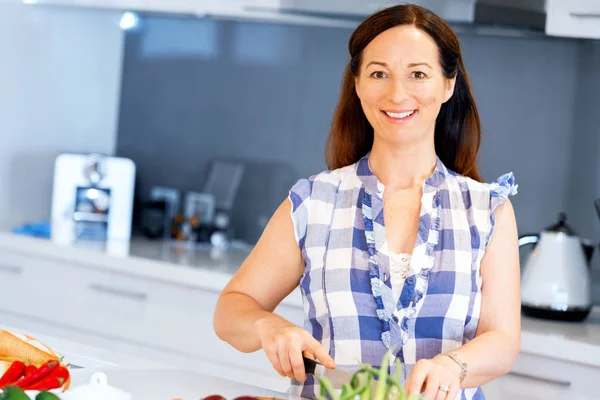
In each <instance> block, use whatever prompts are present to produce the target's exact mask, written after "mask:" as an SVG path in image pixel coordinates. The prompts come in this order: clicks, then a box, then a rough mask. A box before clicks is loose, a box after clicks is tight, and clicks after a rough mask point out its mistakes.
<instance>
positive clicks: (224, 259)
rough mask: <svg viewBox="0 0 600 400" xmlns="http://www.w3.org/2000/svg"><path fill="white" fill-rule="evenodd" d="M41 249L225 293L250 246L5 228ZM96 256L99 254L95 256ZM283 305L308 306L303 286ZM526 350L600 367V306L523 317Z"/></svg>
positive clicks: (21, 242)
mask: <svg viewBox="0 0 600 400" xmlns="http://www.w3.org/2000/svg"><path fill="white" fill-rule="evenodd" d="M2 248H6V249H7V250H8V249H10V250H11V251H17V252H23V253H27V254H32V253H33V254H36V255H38V256H42V257H48V258H51V259H55V260H65V261H70V262H73V263H79V264H82V265H93V267H97V268H102V269H105V270H109V271H118V272H119V273H125V274H128V275H130V276H143V277H145V278H150V279H156V280H160V281H175V282H177V283H179V284H181V285H188V286H193V287H197V288H201V289H206V290H210V291H213V292H220V291H221V290H222V289H223V288H224V287H225V285H226V284H227V282H229V280H230V279H231V277H232V275H233V274H234V273H235V271H236V270H237V269H238V268H239V266H240V265H241V264H242V262H243V261H244V259H245V258H246V256H247V255H248V253H249V251H250V248H249V247H244V246H239V247H235V248H230V249H228V250H227V251H216V250H214V249H210V248H200V249H191V248H185V247H178V246H174V245H172V244H168V243H167V244H165V243H162V242H161V241H151V240H148V239H144V238H135V239H134V240H132V241H131V243H129V244H128V253H127V254H121V255H114V254H113V255H109V254H106V252H105V251H94V252H91V251H90V249H86V248H79V247H74V246H72V245H66V244H65V245H57V244H54V243H52V242H50V241H48V240H42V239H35V238H30V237H23V236H16V235H14V234H10V233H0V251H2V250H1V249H2ZM92 255H93V256H92ZM282 304H285V305H288V306H292V307H295V308H302V297H301V294H300V291H299V289H296V290H295V291H294V292H292V293H291V294H290V295H289V296H288V297H287V298H286V299H285V300H284V301H283V303H282ZM521 351H522V352H526V353H530V354H536V355H542V356H546V357H550V358H556V359H560V360H566V361H572V362H576V363H580V364H585V365H590V366H593V367H600V307H596V308H595V309H594V311H593V312H592V314H591V316H590V317H589V318H588V319H587V320H586V321H585V322H584V323H563V322H555V321H543V320H536V319H533V318H528V317H523V319H522V343H521Z"/></svg>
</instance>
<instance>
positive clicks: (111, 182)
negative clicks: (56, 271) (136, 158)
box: [51, 154, 135, 244]
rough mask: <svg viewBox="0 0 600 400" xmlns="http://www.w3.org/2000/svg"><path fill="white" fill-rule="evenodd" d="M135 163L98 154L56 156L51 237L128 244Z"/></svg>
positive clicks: (67, 241) (60, 240) (62, 240)
mask: <svg viewBox="0 0 600 400" xmlns="http://www.w3.org/2000/svg"><path fill="white" fill-rule="evenodd" d="M134 185H135V164H134V163H133V161H131V160H129V159H127V158H119V157H108V156H104V155H101V154H88V155H85V154H60V155H59V156H58V157H57V158H56V161H55V166H54V186H53V192H52V215H51V238H52V240H53V241H56V242H59V243H72V242H75V241H78V240H82V241H86V240H87V241H98V242H104V243H107V244H109V243H113V242H121V243H123V242H128V241H129V239H130V237H131V218H132V211H133V196H134Z"/></svg>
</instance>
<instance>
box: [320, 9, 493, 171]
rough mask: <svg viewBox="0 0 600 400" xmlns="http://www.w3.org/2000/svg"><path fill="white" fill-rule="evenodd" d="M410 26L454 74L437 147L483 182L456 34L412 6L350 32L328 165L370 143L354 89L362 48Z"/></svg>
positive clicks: (452, 165)
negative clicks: (431, 42)
mask: <svg viewBox="0 0 600 400" xmlns="http://www.w3.org/2000/svg"><path fill="white" fill-rule="evenodd" d="M399 25H414V26H415V27H416V28H418V29H421V30H422V31H424V32H426V33H427V34H429V36H431V37H432V38H433V40H434V41H435V42H436V44H437V47H438V52H439V56H440V64H441V66H442V70H443V72H444V76H445V77H446V78H447V79H452V78H454V77H456V84H455V87H454V93H453V95H452V97H451V98H450V100H448V101H447V102H446V103H444V104H442V107H441V109H440V113H439V114H438V117H437V120H436V123H435V139H434V141H435V151H436V153H437V155H438V157H439V158H440V159H441V160H442V162H443V163H444V164H445V165H446V166H447V167H448V168H449V169H451V170H453V171H455V172H457V173H459V174H461V175H465V176H468V177H470V178H473V179H475V180H477V181H480V182H481V181H482V177H481V174H480V172H479V169H478V168H477V153H478V152H479V145H480V141H481V123H480V121H479V113H478V112H477V107H476V105H475V99H474V96H473V93H472V91H471V86H470V84H469V79H468V75H467V70H466V69H465V66H464V63H463V60H462V56H461V51H460V44H459V42H458V38H457V36H456V34H455V33H454V31H453V30H452V28H451V27H450V26H449V25H448V24H447V23H446V22H444V21H443V20H442V19H441V18H440V17H438V16H437V15H435V14H434V13H432V12H431V11H429V10H427V9H425V8H423V7H420V6H416V5H398V6H394V7H390V8H386V9H383V10H381V11H379V12H377V13H375V14H373V15H371V16H370V17H369V18H367V19H366V20H364V21H363V22H362V23H361V24H360V25H359V26H358V28H356V30H355V31H354V32H353V33H352V36H351V37H350V42H349V44H348V49H349V51H350V61H349V62H348V65H347V66H346V70H345V72H344V79H343V84H342V92H341V95H340V99H339V101H338V105H337V109H336V111H335V114H334V116H333V122H332V124H331V131H330V133H329V137H328V139H327V146H326V152H325V158H326V161H327V166H328V167H329V169H337V168H341V167H344V166H346V165H350V164H353V163H355V162H356V161H358V160H359V159H360V158H361V157H363V156H364V155H365V154H367V152H369V151H370V150H371V147H372V146H373V127H372V126H371V124H370V123H369V121H368V120H367V117H366V116H365V114H364V112H363V109H362V107H361V104H360V100H359V98H358V95H357V94H356V88H355V84H354V82H355V77H356V76H358V74H359V72H360V66H361V61H362V52H363V50H364V49H365V47H367V45H368V44H369V43H370V42H371V41H372V40H373V39H375V37H376V36H378V35H379V34H380V33H382V32H383V31H386V30H388V29H390V28H393V27H396V26H399Z"/></svg>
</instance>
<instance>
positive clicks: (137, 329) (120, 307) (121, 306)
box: [0, 250, 303, 390]
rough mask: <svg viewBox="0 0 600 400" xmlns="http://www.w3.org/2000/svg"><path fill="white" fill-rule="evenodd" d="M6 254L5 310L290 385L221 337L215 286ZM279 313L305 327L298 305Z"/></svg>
mask: <svg viewBox="0 0 600 400" xmlns="http://www.w3.org/2000/svg"><path fill="white" fill-rule="evenodd" d="M2 254H3V256H2V261H1V262H0V282H1V284H0V310H4V311H10V312H12V313H16V314H19V315H23V316H25V317H28V318H35V319H39V320H45V321H47V322H50V323H52V324H57V325H60V326H63V327H68V329H73V330H79V331H81V332H92V333H93V334H95V335H101V336H104V337H110V338H113V339H114V340H116V341H123V342H133V343H136V344H137V345H139V346H145V347H148V348H152V349H154V350H159V351H163V352H166V353H177V354H183V355H187V356H188V357H193V358H197V359H201V360H203V362H205V363H214V364H220V365H223V364H224V365H228V367H229V368H230V369H235V370H237V373H238V374H242V373H243V371H253V373H254V376H255V378H254V379H253V382H254V383H255V384H257V385H260V386H264V387H274V388H276V389H278V390H285V389H286V388H287V387H288V385H289V382H288V381H287V380H286V379H283V378H281V377H280V376H279V375H278V374H277V373H276V372H275V371H274V370H273V368H272V366H271V364H270V362H269V361H268V359H267V357H266V356H265V355H264V353H263V352H262V351H258V352H255V353H252V354H242V353H240V352H238V351H237V350H235V349H234V348H232V347H231V346H229V345H228V344H227V343H225V342H223V341H221V340H220V339H219V338H218V337H217V336H216V334H215V333H214V331H213V328H212V318H213V311H214V308H215V305H216V302H217V299H218V296H219V291H217V290H208V289H207V290H203V289H199V288H195V287H192V286H186V285H180V284H175V283H173V282H168V281H161V280H158V279H151V278H145V277H140V276H134V275H131V274H127V273H117V272H114V271H106V270H102V269H99V268H94V266H93V264H89V265H88V264H83V263H81V264H75V263H72V262H69V261H65V260H60V259H51V258H47V257H45V258H42V257H36V256H32V255H28V254H23V253H20V252H11V251H8V250H4V251H3V253H2ZM27 293H29V294H39V296H32V295H24V294H27ZM14 299H19V301H14ZM276 312H277V313H279V314H281V315H282V316H284V317H285V318H288V319H289V320H291V321H292V322H294V323H296V324H299V325H302V321H303V312H302V309H301V307H297V306H289V305H281V306H280V307H279V308H278V309H277V310H276ZM232 373H235V372H232ZM256 376H258V378H256Z"/></svg>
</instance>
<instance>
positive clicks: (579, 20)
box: [546, 0, 600, 39]
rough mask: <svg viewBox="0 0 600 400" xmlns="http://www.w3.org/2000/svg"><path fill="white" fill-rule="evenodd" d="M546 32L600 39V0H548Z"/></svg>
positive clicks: (555, 34) (554, 34)
mask: <svg viewBox="0 0 600 400" xmlns="http://www.w3.org/2000/svg"><path fill="white" fill-rule="evenodd" d="M546 33H547V34H548V35H551V36H566V37H575V38H588V39H600V1H598V0H569V1H564V0H547V1H546Z"/></svg>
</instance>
